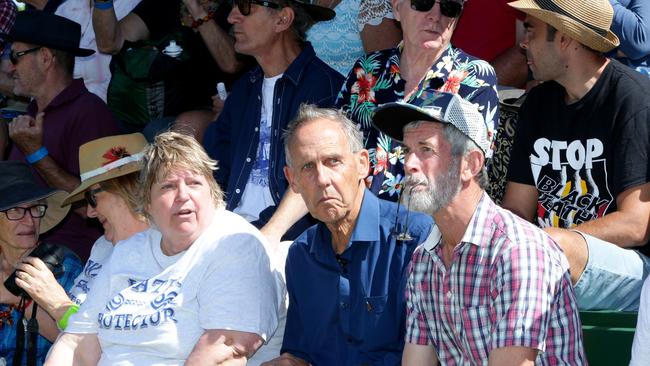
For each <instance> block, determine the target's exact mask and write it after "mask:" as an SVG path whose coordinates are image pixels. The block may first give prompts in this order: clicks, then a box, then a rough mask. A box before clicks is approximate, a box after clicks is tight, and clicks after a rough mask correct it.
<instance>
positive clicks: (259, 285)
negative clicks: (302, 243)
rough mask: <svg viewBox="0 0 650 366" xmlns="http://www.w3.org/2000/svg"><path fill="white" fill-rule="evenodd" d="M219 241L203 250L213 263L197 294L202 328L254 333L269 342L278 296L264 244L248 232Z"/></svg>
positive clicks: (275, 325)
mask: <svg viewBox="0 0 650 366" xmlns="http://www.w3.org/2000/svg"><path fill="white" fill-rule="evenodd" d="M219 240H220V243H219V245H218V246H216V248H215V250H214V251H212V252H211V253H206V257H209V258H211V259H212V260H211V261H212V262H213V263H211V264H209V265H208V271H207V272H206V274H205V277H204V278H203V279H202V281H201V284H200V287H199V292H198V295H197V297H198V301H199V322H200V324H201V327H202V328H203V329H229V330H235V331H242V332H250V333H256V334H258V335H259V336H261V337H262V338H263V339H264V340H265V341H268V340H269V338H270V337H271V336H272V335H273V333H274V332H275V330H276V328H277V326H278V309H279V303H280V300H281V299H279V298H278V296H277V291H276V283H275V278H274V276H273V274H272V272H271V268H270V263H269V258H268V256H267V254H266V251H265V249H264V246H263V244H262V242H261V241H260V239H258V238H257V237H256V236H254V235H252V234H248V233H237V234H232V235H228V236H225V237H223V238H221V239H219Z"/></svg>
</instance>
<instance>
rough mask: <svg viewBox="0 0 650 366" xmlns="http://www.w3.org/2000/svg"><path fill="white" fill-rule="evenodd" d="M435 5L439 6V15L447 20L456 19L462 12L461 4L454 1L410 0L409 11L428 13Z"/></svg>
mask: <svg viewBox="0 0 650 366" xmlns="http://www.w3.org/2000/svg"><path fill="white" fill-rule="evenodd" d="M435 3H438V4H440V14H442V15H444V16H446V17H448V18H458V17H459V16H460V13H461V12H462V11H463V3H462V2H459V1H454V0H411V9H413V10H415V11H422V12H424V11H429V10H431V8H433V5H435Z"/></svg>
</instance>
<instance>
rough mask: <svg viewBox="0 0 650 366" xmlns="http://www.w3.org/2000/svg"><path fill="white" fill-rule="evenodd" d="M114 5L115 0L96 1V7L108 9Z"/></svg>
mask: <svg viewBox="0 0 650 366" xmlns="http://www.w3.org/2000/svg"><path fill="white" fill-rule="evenodd" d="M112 7H113V0H110V1H95V9H99V10H108V9H110V8H112Z"/></svg>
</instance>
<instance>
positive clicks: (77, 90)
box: [28, 79, 86, 114]
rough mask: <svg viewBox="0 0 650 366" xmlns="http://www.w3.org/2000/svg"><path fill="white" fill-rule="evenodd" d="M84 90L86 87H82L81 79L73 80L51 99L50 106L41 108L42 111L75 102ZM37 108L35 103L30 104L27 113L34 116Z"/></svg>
mask: <svg viewBox="0 0 650 366" xmlns="http://www.w3.org/2000/svg"><path fill="white" fill-rule="evenodd" d="M85 90H86V86H85V85H84V82H83V79H73V80H72V82H71V83H70V85H68V86H66V87H65V89H63V90H62V91H61V92H60V93H59V94H58V95H57V96H56V97H54V99H52V101H51V102H50V104H48V105H47V106H45V108H43V111H47V110H48V109H50V108H56V107H58V106H61V105H63V104H66V103H68V102H70V101H72V100H76V99H77V98H78V97H79V95H81V94H82V93H83V92H84V91H85ZM37 107H38V106H37V105H36V103H32V104H30V105H29V108H28V112H29V113H30V114H32V113H34V114H35V113H36V108H37Z"/></svg>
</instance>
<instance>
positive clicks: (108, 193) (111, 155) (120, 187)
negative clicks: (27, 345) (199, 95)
mask: <svg viewBox="0 0 650 366" xmlns="http://www.w3.org/2000/svg"><path fill="white" fill-rule="evenodd" d="M146 145H147V141H146V140H145V138H144V136H143V135H142V134H139V133H134V134H130V135H120V136H110V137H103V138H100V139H97V140H93V141H90V142H87V143H85V144H83V145H81V147H80V148H79V168H80V171H81V184H80V185H79V186H78V187H77V188H76V189H75V190H74V191H73V192H72V193H71V194H69V195H68V196H67V197H66V198H65V200H64V201H63V205H64V206H65V205H69V204H71V203H73V202H77V201H81V200H83V199H84V198H85V199H86V201H87V202H86V203H87V211H86V212H87V215H88V216H89V217H95V218H97V219H98V220H99V222H100V223H101V224H102V225H103V226H104V235H102V236H101V237H100V238H99V239H97V241H96V242H95V244H94V245H93V247H92V249H91V252H90V258H88V261H87V262H86V265H85V267H84V269H83V271H82V272H81V273H80V274H79V275H78V276H77V278H75V280H74V284H73V286H72V287H71V288H70V290H69V292H68V293H66V291H65V290H64V289H63V288H62V287H61V286H60V285H59V283H58V282H57V281H56V279H55V278H54V275H53V274H52V272H50V270H49V269H48V268H47V267H46V266H45V264H44V263H43V262H42V261H41V260H40V259H38V258H33V257H25V258H23V259H22V262H21V263H19V264H18V265H17V266H16V269H17V270H18V272H17V277H18V278H19V280H18V281H17V282H16V283H17V284H18V286H21V287H22V288H23V289H24V290H25V291H26V292H27V293H28V294H29V295H30V296H31V297H32V299H34V300H35V301H36V302H37V303H38V304H39V305H40V306H41V308H43V309H45V310H46V311H47V313H48V314H50V316H51V317H52V321H53V322H55V323H56V325H57V326H58V328H59V329H65V327H66V325H67V322H68V318H69V317H70V315H72V314H73V313H75V312H76V311H77V310H78V309H79V305H80V304H81V303H83V302H84V301H85V299H86V295H87V294H88V291H90V288H91V287H92V285H93V282H94V280H95V277H96V276H97V274H98V273H99V272H100V271H101V269H102V266H103V265H104V263H105V262H106V261H107V260H108V258H109V256H110V255H111V252H112V251H113V246H114V245H116V244H117V243H118V242H120V241H122V240H125V239H127V238H129V237H131V236H132V235H134V234H136V233H138V232H141V231H144V230H145V229H147V228H148V227H149V225H148V224H147V220H146V219H145V217H144V216H143V215H142V214H141V213H138V211H137V210H136V206H137V202H138V197H137V195H136V193H137V191H138V187H139V185H138V174H139V173H138V172H139V171H140V169H141V168H142V157H143V154H142V150H143V149H144V147H145V146H146ZM80 209H83V208H80ZM41 326H50V325H49V324H41ZM52 328H53V329H56V327H55V326H54V325H52Z"/></svg>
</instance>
